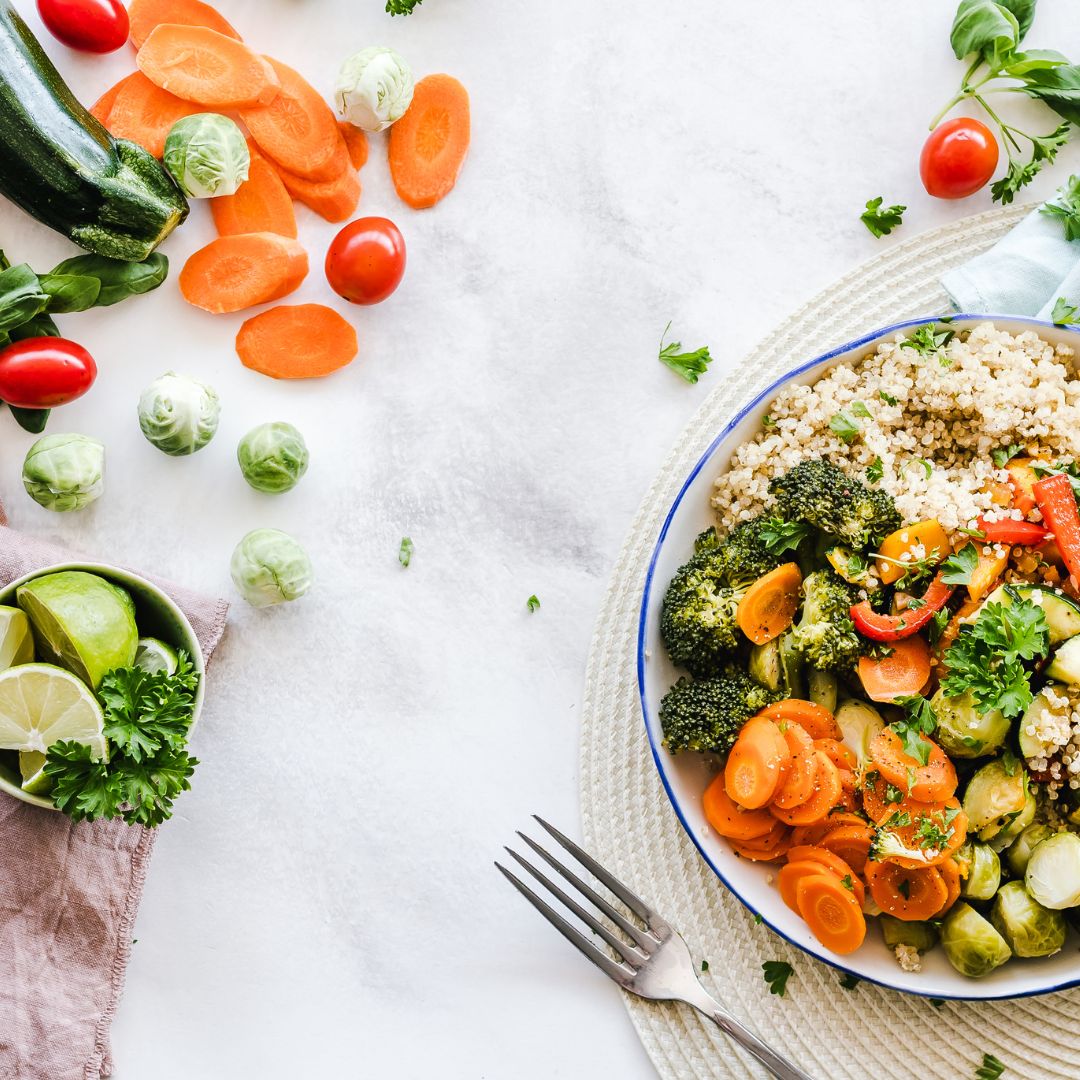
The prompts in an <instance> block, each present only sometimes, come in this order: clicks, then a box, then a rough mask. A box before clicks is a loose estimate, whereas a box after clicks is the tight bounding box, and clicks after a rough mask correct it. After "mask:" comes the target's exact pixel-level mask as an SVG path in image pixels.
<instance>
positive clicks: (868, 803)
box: [859, 769, 907, 825]
mask: <svg viewBox="0 0 1080 1080" xmlns="http://www.w3.org/2000/svg"><path fill="white" fill-rule="evenodd" d="M859 792H860V794H861V795H862V806H863V810H864V811H865V813H866V816H867V817H869V818H870V820H871V821H872V822H874V824H875V825H877V824H880V823H881V822H882V821H884V820H885V819H886V818H887V817H889V816H890V815H892V814H894V813H896V811H897V810H899V809H900V807H901V805H902V804H903V802H904V800H905V799H906V798H907V792H906V791H905V790H904V789H903V788H900V787H898V786H897V785H896V784H891V783H890V782H889V781H888V780H886V779H885V777H884V776H882V775H881V773H880V772H878V771H877V769H870V770H869V771H868V772H865V773H864V774H863V777H862V783H861V785H860V787H859Z"/></svg>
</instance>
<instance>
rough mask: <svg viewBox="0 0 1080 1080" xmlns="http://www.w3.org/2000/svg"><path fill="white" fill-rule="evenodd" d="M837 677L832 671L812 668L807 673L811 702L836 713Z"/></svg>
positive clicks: (807, 685)
mask: <svg viewBox="0 0 1080 1080" xmlns="http://www.w3.org/2000/svg"><path fill="white" fill-rule="evenodd" d="M836 686H837V684H836V676H835V675H834V674H833V673H832V672H831V671H818V670H817V668H810V669H809V670H808V671H807V672H806V687H807V693H808V694H809V696H810V700H811V701H812V702H814V703H815V704H816V705H820V706H821V707H822V708H823V709H828V710H829V712H831V713H834V712H836V692H837V691H836Z"/></svg>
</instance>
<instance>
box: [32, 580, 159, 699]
mask: <svg viewBox="0 0 1080 1080" xmlns="http://www.w3.org/2000/svg"><path fill="white" fill-rule="evenodd" d="M16 598H17V599H18V602H19V607H21V608H22V609H23V611H25V612H26V614H27V615H28V616H29V618H30V624H31V626H32V627H33V630H34V644H35V645H36V646H37V655H38V659H40V660H44V661H46V662H47V663H50V664H56V665H58V666H59V667H62V668H65V669H67V670H68V671H70V672H72V673H73V674H75V675H78V677H79V678H80V679H82V681H83V682H84V683H86V685H87V686H89V687H91V688H92V689H95V690H96V689H97V687H98V686H99V685H100V683H101V680H102V677H103V676H104V675H105V673H106V672H107V671H111V670H112V669H113V668H119V667H130V666H131V664H132V663H133V662H134V660H135V647H136V645H137V644H138V641H139V631H138V630H137V629H136V626H135V604H134V602H133V601H132V599H131V597H130V596H129V595H128V594H127V593H126V592H125V591H124V590H123V589H121V588H118V587H117V586H116V585H113V584H111V583H110V582H108V581H106V580H105V579H104V578H102V577H98V576H97V575H96V574H87V573H85V572H83V571H81V570H62V571H60V573H58V574H47V575H46V576H45V577H39V578H34V580H33V581H29V582H27V583H26V584H25V585H23V586H22V587H21V588H20V589H19V590H18V592H17V593H16Z"/></svg>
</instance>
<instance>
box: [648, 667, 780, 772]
mask: <svg viewBox="0 0 1080 1080" xmlns="http://www.w3.org/2000/svg"><path fill="white" fill-rule="evenodd" d="M780 697H781V695H780V694H776V693H774V692H773V691H771V690H766V689H765V687H764V686H760V685H759V684H758V683H756V682H754V680H753V679H751V678H750V676H749V675H747V674H746V673H745V672H743V671H739V670H737V669H734V668H732V669H730V670H728V671H726V672H724V673H723V674H722V675H720V676H719V677H718V678H715V679H701V680H698V681H697V682H691V681H690V680H689V679H680V680H679V681H678V682H677V683H676V684H675V685H674V686H673V687H672V688H671V689H670V690H669V691H668V692H667V693H666V694H665V695H664V700H663V701H662V702H661V703H660V725H661V727H662V728H663V730H664V745H665V746H666V747H667V748H668V749H669V750H670V751H671V752H672V753H673V754H675V753H678V752H679V751H680V750H698V751H706V750H707V751H711V752H712V753H714V754H726V753H727V752H728V750H730V749H731V746H732V743H734V742H735V738H736V736H738V734H739V731H740V730H741V728H742V726H743V724H745V723H746V721H747V720H749V719H750V717H751V716H754V715H756V714H757V713H759V712H761V710H762V709H764V708H765V707H766V706H767V705H771V704H772V703H773V702H774V701H778V700H779V699H780Z"/></svg>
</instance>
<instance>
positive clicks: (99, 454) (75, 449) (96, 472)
mask: <svg viewBox="0 0 1080 1080" xmlns="http://www.w3.org/2000/svg"><path fill="white" fill-rule="evenodd" d="M22 480H23V487H25V488H26V493H27V494H28V495H29V496H30V498H31V499H33V500H34V502H36V503H37V504H38V506H41V507H44V508H45V509H46V510H53V511H56V512H57V513H61V514H66V513H70V512H71V511H72V510H85V509H86V507H88V506H89V505H90V504H91V503H94V502H97V500H98V499H100V498H101V496H102V494H103V493H104V491H105V447H104V445H103V444H102V443H100V442H99V441H98V440H97V439H92V438H91V437H90V436H89V435H45V436H43V437H42V438H40V439H38V441H37V442H36V443H34V445H33V446H31V447H30V449H29V450H28V451H27V453H26V459H25V460H24V461H23V470H22Z"/></svg>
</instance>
